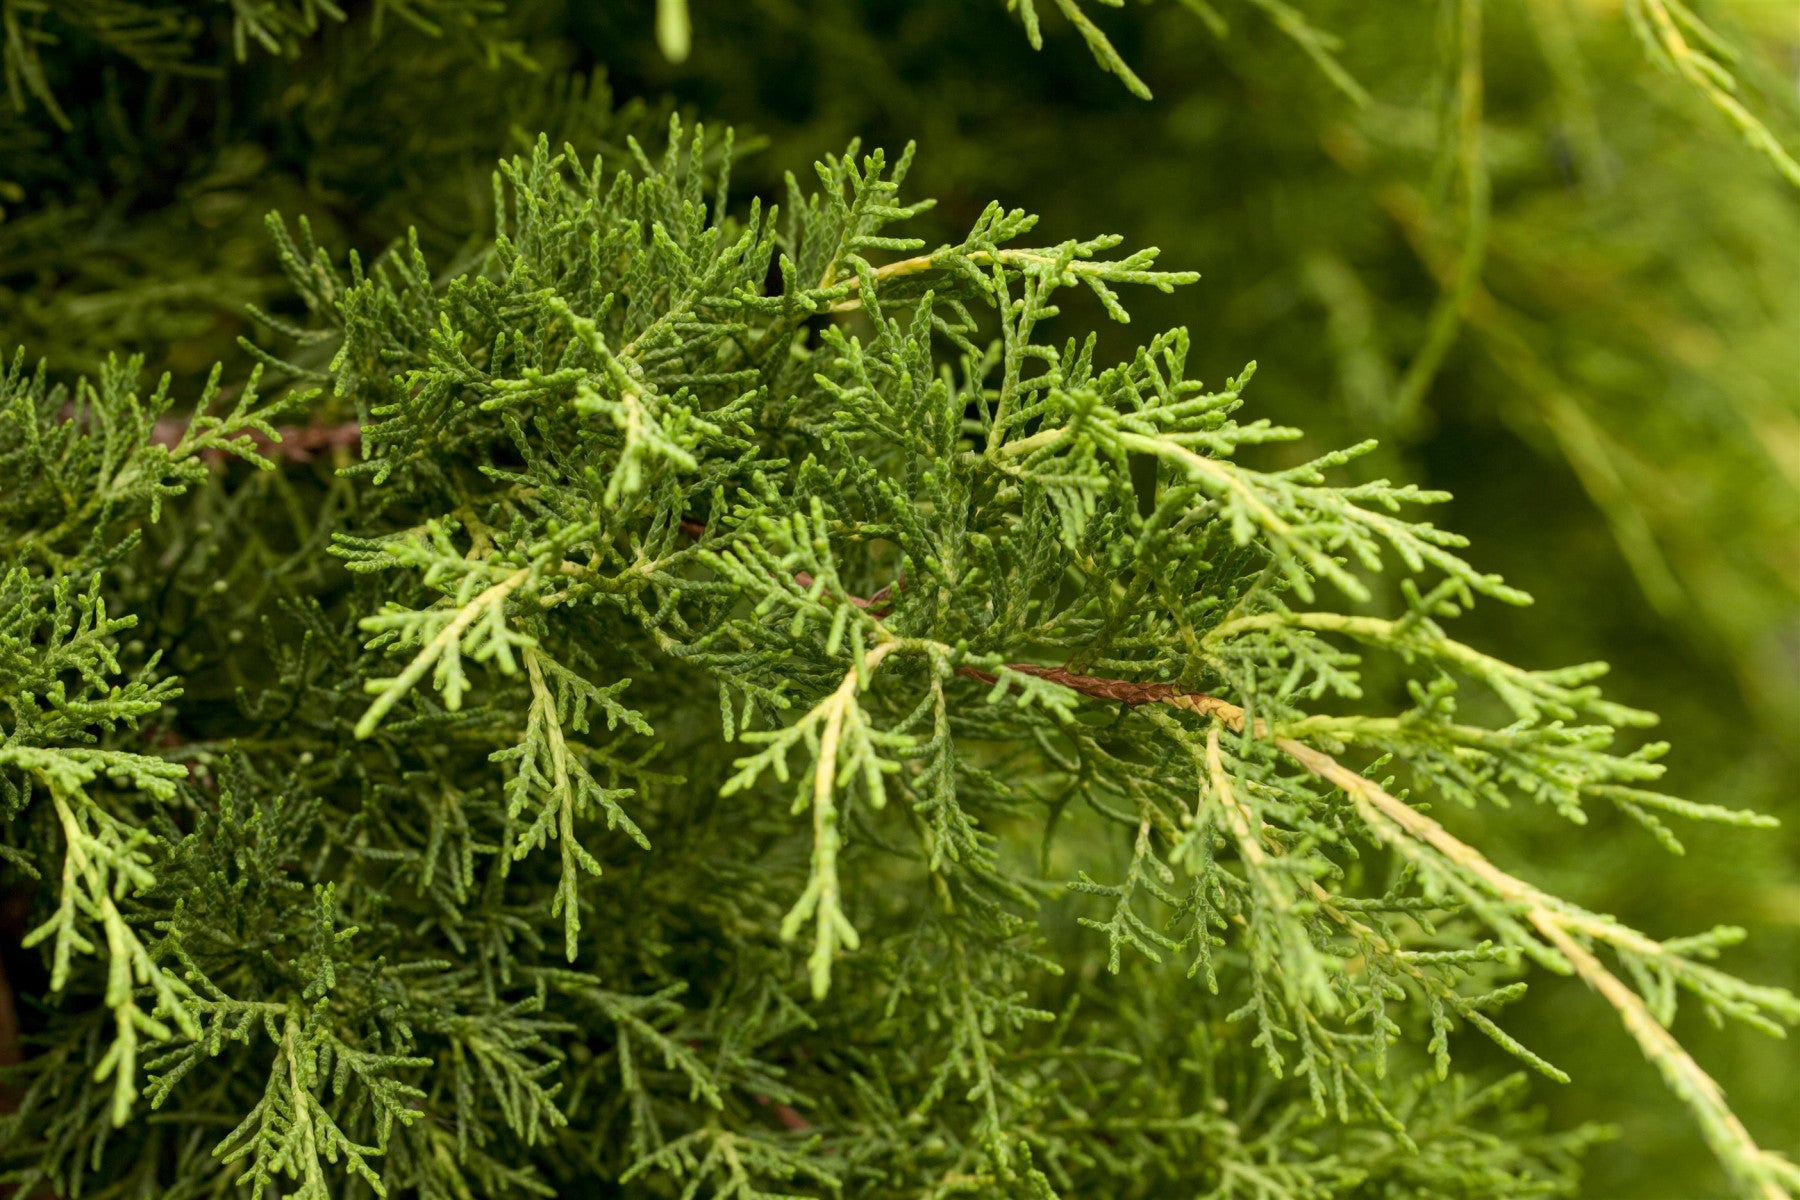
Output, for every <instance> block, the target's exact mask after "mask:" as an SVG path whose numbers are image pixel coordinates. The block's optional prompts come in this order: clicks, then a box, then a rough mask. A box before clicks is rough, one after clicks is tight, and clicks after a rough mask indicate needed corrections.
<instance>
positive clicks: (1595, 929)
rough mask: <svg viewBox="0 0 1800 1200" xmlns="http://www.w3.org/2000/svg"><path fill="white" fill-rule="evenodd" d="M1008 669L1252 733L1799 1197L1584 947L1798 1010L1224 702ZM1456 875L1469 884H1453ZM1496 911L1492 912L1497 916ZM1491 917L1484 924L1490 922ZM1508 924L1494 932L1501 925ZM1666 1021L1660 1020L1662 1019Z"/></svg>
mask: <svg viewBox="0 0 1800 1200" xmlns="http://www.w3.org/2000/svg"><path fill="white" fill-rule="evenodd" d="M1009 669H1010V670H1012V671H1015V672H1018V673H1020V674H1027V675H1035V676H1037V677H1039V678H1041V679H1046V680H1049V681H1051V682H1053V683H1056V684H1059V685H1061V686H1063V687H1067V688H1069V689H1070V690H1072V691H1075V692H1078V693H1079V694H1081V695H1084V696H1089V697H1091V698H1094V699H1102V700H1111V701H1117V702H1122V703H1124V704H1127V705H1140V704H1150V703H1159V704H1166V705H1168V706H1170V707H1172V708H1177V709H1180V710H1183V711H1186V712H1191V713H1195V714H1197V715H1200V716H1203V717H1208V718H1211V719H1214V720H1216V721H1218V722H1220V723H1221V724H1223V725H1224V726H1225V727H1226V728H1228V729H1230V730H1232V731H1233V732H1236V733H1239V734H1248V733H1250V732H1251V731H1254V735H1255V736H1256V737H1257V738H1258V739H1259V740H1267V741H1269V742H1270V744H1272V745H1273V746H1274V747H1275V748H1276V749H1278V750H1280V751H1281V752H1282V753H1283V754H1285V755H1286V756H1287V757H1288V758H1290V759H1292V760H1293V761H1294V762H1296V763H1297V764H1299V765H1300V766H1301V767H1303V768H1304V769H1305V770H1307V771H1308V772H1309V773H1311V774H1312V775H1314V776H1316V777H1317V778H1319V779H1321V780H1323V781H1325V782H1327V783H1330V784H1332V785H1333V786H1334V787H1337V788H1339V789H1341V790H1342V791H1343V792H1344V794H1345V795H1347V796H1349V797H1350V798H1351V800H1352V801H1353V802H1354V803H1355V804H1356V806H1357V809H1358V811H1359V813H1360V815H1361V816H1362V818H1363V821H1364V823H1365V825H1366V827H1367V828H1368V829H1369V830H1370V831H1371V832H1372V833H1374V834H1375V835H1377V837H1378V838H1379V839H1380V840H1381V841H1382V842H1384V843H1385V844H1387V845H1389V846H1390V847H1392V848H1393V849H1394V850H1396V851H1398V852H1399V853H1401V854H1402V855H1404V856H1405V857H1406V858H1407V859H1408V861H1410V862H1412V863H1414V864H1415V865H1417V866H1419V867H1420V868H1421V869H1422V870H1424V871H1426V872H1428V873H1429V875H1430V877H1433V878H1435V879H1437V880H1438V881H1439V882H1440V883H1442V884H1443V885H1444V886H1447V887H1449V888H1451V889H1452V890H1455V891H1458V892H1461V893H1462V894H1463V895H1464V897H1465V899H1467V900H1469V901H1470V902H1471V903H1476V904H1479V903H1480V900H1481V897H1480V895H1479V894H1478V891H1477V889H1479V892H1485V893H1486V894H1487V895H1488V896H1491V897H1493V898H1494V899H1495V900H1498V901H1499V902H1500V903H1501V904H1502V905H1504V906H1505V910H1504V911H1506V912H1507V913H1517V914H1519V915H1520V916H1522V917H1523V918H1524V920H1525V921H1526V922H1528V923H1529V924H1530V925H1531V927H1532V928H1533V929H1535V930H1536V931H1537V932H1538V934H1539V935H1540V936H1541V937H1542V938H1543V939H1544V941H1543V943H1542V944H1539V943H1533V942H1529V941H1527V942H1525V943H1524V944H1522V946H1521V948H1522V949H1524V950H1526V952H1527V953H1530V954H1532V955H1533V957H1535V958H1538V959H1539V960H1540V961H1542V962H1544V963H1545V964H1546V965H1547V966H1550V967H1553V968H1555V969H1557V970H1561V971H1573V972H1574V973H1575V974H1576V975H1577V976H1578V977H1580V978H1581V979H1582V980H1583V981H1584V982H1585V983H1587V984H1588V986H1589V987H1591V988H1593V989H1594V990H1595V991H1596V992H1599V993H1600V995H1601V997H1602V998H1603V999H1604V1000H1606V1001H1607V1003H1608V1004H1609V1005H1611V1006H1612V1007H1613V1008H1614V1010H1615V1011H1617V1012H1618V1014H1619V1016H1620V1019H1621V1021H1622V1022H1623V1023H1624V1025H1625V1028H1626V1031H1627V1032H1628V1033H1630V1034H1631V1035H1632V1038H1633V1040H1635V1041H1636V1042H1637V1043H1638V1046H1639V1048H1640V1049H1642V1051H1643V1052H1644V1055H1645V1057H1646V1058H1648V1059H1649V1060H1650V1062H1651V1063H1652V1064H1653V1065H1654V1066H1655V1067H1656V1068H1657V1070H1658V1072H1659V1073H1660V1074H1662V1076H1663V1078H1664V1079H1665V1080H1666V1081H1667V1082H1668V1083H1669V1086H1670V1088H1671V1090H1673V1091H1674V1092H1675V1094H1676V1095H1677V1096H1678V1097H1679V1098H1680V1099H1681V1100H1682V1101H1683V1103H1685V1104H1686V1105H1687V1107H1688V1109H1689V1111H1690V1112H1691V1113H1692V1114H1693V1115H1694V1117H1695V1120H1696V1122H1697V1124H1698V1125H1699V1126H1700V1130H1701V1132H1702V1134H1703V1135H1704V1136H1705V1137H1706V1140H1707V1143H1708V1145H1709V1146H1710V1147H1711V1148H1712V1150H1713V1152H1714V1153H1715V1154H1716V1155H1717V1156H1718V1158H1719V1161H1720V1162H1721V1163H1722V1164H1724V1166H1725V1167H1726V1169H1727V1170H1728V1171H1729V1172H1730V1173H1731V1174H1732V1176H1733V1178H1734V1179H1736V1180H1738V1181H1739V1182H1740V1183H1742V1184H1743V1185H1744V1186H1745V1187H1747V1188H1748V1189H1750V1192H1751V1194H1754V1195H1757V1196H1759V1197H1762V1198H1764V1200H1787V1197H1790V1196H1792V1195H1795V1194H1796V1193H1800V1168H1796V1167H1795V1166H1794V1165H1793V1164H1791V1163H1789V1162H1787V1161H1786V1160H1785V1159H1782V1158H1780V1157H1779V1156H1777V1155H1774V1154H1771V1153H1770V1152H1768V1151H1765V1150H1763V1149H1762V1148H1761V1147H1760V1146H1758V1145H1757V1144H1756V1141H1755V1139H1754V1138H1753V1137H1752V1136H1751V1135H1750V1133H1749V1131H1748V1130H1746V1129H1745V1128H1744V1126H1743V1124H1742V1122H1741V1121H1739V1120H1738V1118H1737V1116H1736V1115H1735V1114H1734V1113H1733V1112H1732V1111H1731V1109H1730V1107H1729V1105H1727V1103H1726V1102H1725V1099H1724V1093H1723V1092H1722V1091H1721V1090H1720V1089H1719V1087H1718V1085H1717V1083H1715V1082H1714V1081H1713V1080H1712V1078H1711V1077H1710V1076H1709V1075H1707V1074H1706V1072H1705V1071H1704V1070H1703V1069H1702V1068H1701V1067H1700V1066H1699V1064H1698V1063H1696V1062H1695V1061H1694V1059H1693V1057H1692V1056H1691V1055H1690V1054H1689V1053H1688V1052H1687V1050H1686V1049H1685V1048H1684V1047H1682V1046H1681V1044H1680V1043H1679V1042H1677V1041H1676V1040H1675V1038H1674V1037H1673V1035H1671V1034H1670V1033H1669V1031H1668V1029H1667V1028H1666V1027H1665V1024H1664V1022H1663V1021H1659V1020H1658V1019H1657V1017H1656V1016H1655V1015H1654V1014H1653V1013H1652V1010H1651V1008H1650V1006H1649V1005H1648V1004H1647V1003H1646V1001H1645V999H1644V997H1643V996H1642V995H1641V994H1640V993H1638V992H1636V991H1634V990H1632V989H1631V988H1630V987H1628V986H1627V985H1626V984H1625V983H1623V982H1622V981H1621V980H1620V979H1619V978H1618V976H1617V975H1615V974H1614V973H1613V972H1612V971H1610V970H1608V969H1607V968H1606V967H1605V966H1604V965H1603V964H1602V963H1601V962H1600V960H1599V959H1598V958H1596V957H1595V956H1594V954H1593V953H1592V951H1591V950H1590V949H1589V944H1590V943H1599V944H1603V945H1607V946H1610V947H1611V948H1612V949H1614V950H1615V951H1616V952H1618V953H1619V954H1620V956H1621V958H1622V959H1623V960H1624V961H1626V962H1627V964H1636V963H1642V964H1646V965H1651V964H1654V968H1655V969H1657V970H1660V971H1662V972H1665V973H1668V974H1670V975H1672V976H1674V977H1676V978H1679V979H1682V980H1683V982H1685V983H1687V985H1688V986H1691V987H1693V988H1695V990H1697V991H1699V992H1700V993H1701V994H1702V996H1704V997H1707V998H1708V1000H1709V1002H1711V1001H1714V1000H1715V999H1716V1000H1719V1001H1722V1002H1723V1006H1724V1007H1725V1008H1726V1010H1727V1011H1730V1010H1732V1009H1734V1008H1735V1009H1736V1010H1737V1011H1736V1015H1739V1016H1743V1017H1746V1018H1747V1019H1751V1020H1752V1021H1753V1022H1754V1023H1759V1024H1762V1025H1764V1026H1765V1027H1770V1022H1768V1020H1767V1019H1766V1018H1763V1017H1762V1016H1761V1013H1762V1012H1763V1011H1764V1010H1767V1011H1771V1012H1774V1013H1776V1014H1778V1015H1779V1016H1780V1017H1781V1018H1783V1019H1784V1020H1786V1021H1789V1022H1793V1021H1800V1001H1796V1000H1795V999H1794V998H1793V997H1792V996H1789V995H1787V994H1786V993H1784V992H1781V991H1779V990H1777V989H1773V988H1752V987H1750V986H1749V985H1747V984H1742V983H1738V982H1737V981H1735V980H1731V979H1730V978H1729V977H1727V976H1722V975H1720V974H1719V973H1717V972H1713V971H1711V970H1710V969H1708V968H1704V967H1699V966H1697V965H1695V964H1693V963H1691V962H1690V961H1687V960H1684V959H1683V958H1682V956H1681V954H1680V952H1679V950H1677V949H1675V947H1674V944H1673V943H1662V942H1657V941H1654V940H1652V939H1650V938H1648V937H1645V936H1644V935H1643V934H1641V933H1638V932H1637V931H1636V930H1634V929H1631V928H1629V927H1627V926H1624V925H1621V924H1619V923H1618V922H1616V921H1614V920H1612V919H1611V918H1608V917H1604V916H1599V915H1596V914H1593V913H1588V912H1585V911H1583V910H1581V909H1579V908H1576V907H1574V906H1572V905H1570V904H1568V903H1566V902H1565V901H1562V900H1559V899H1557V898H1555V897H1553V896H1550V895H1548V894H1547V893H1545V892H1542V891H1540V890H1539V889H1537V888H1536V887H1534V886H1532V885H1531V884H1529V883H1526V882H1524V881H1523V880H1520V879H1518V878H1516V877H1515V876H1512V875H1509V874H1508V873H1506V872H1504V871H1502V870H1501V869H1500V868H1498V867H1496V866H1494V865H1493V864H1492V863H1491V862H1489V861H1488V859H1487V858H1486V857H1485V856H1483V855H1482V854H1481V853H1480V851H1478V850H1476V849H1475V848H1474V847H1472V846H1469V845H1468V844H1467V843H1465V842H1462V841H1461V840H1459V839H1457V838H1456V837H1454V836H1453V835H1452V834H1451V833H1450V832H1449V831H1448V830H1446V829H1444V827H1443V826H1442V825H1440V824H1439V823H1438V822H1437V821H1435V820H1433V819H1432V818H1430V817H1428V816H1426V815H1425V814H1423V813H1421V812H1420V811H1419V810H1417V809H1416V808H1413V807H1412V806H1411V805H1409V804H1407V803H1406V802H1405V801H1403V800H1401V799H1400V798H1399V797H1397V796H1395V795H1393V794H1392V793H1391V792H1389V791H1388V790H1387V789H1385V788H1384V787H1382V786H1381V785H1379V784H1377V783H1375V782H1374V781H1372V780H1370V779H1368V778H1367V777H1365V776H1363V775H1361V774H1358V773H1357V772H1355V771H1352V770H1350V769H1349V768H1348V767H1345V766H1343V765H1342V764H1340V763H1339V762H1338V761H1337V760H1336V759H1334V758H1332V757H1331V756H1330V755H1328V754H1325V753H1323V752H1321V751H1319V750H1316V749H1314V748H1313V747H1311V746H1308V745H1306V744H1305V743H1303V742H1300V741H1297V740H1295V739H1294V738H1291V737H1283V736H1281V735H1279V734H1278V733H1275V732H1274V731H1272V730H1271V728H1270V726H1269V725H1268V723H1267V722H1264V721H1262V720H1260V719H1259V720H1257V721H1255V722H1254V723H1252V722H1251V720H1250V718H1249V716H1248V714H1247V713H1246V712H1245V710H1244V709H1243V708H1242V707H1240V706H1238V705H1235V704H1232V703H1231V702H1229V701H1226V700H1221V699H1219V698H1217V697H1215V696H1209V695H1206V694H1205V693H1201V692H1191V691H1185V690H1183V689H1181V688H1178V687H1176V686H1174V685H1171V684H1163V683H1138V682H1132V681H1128V680H1121V679H1104V678H1096V677H1092V676H1084V675H1077V674H1074V673H1071V672H1069V671H1066V670H1064V669H1062V668H1052V667H1038V666H1033V665H1031V664H1019V663H1015V664H1011V666H1010V667H1009ZM958 671H959V673H961V674H963V675H966V676H968V677H969V678H972V679H976V680H978V681H980V682H982V683H987V684H993V683H995V682H997V677H996V676H995V675H994V674H992V673H990V672H986V671H982V670H980V669H978V668H974V667H969V666H964V667H960V668H958ZM1459 877H1462V878H1466V879H1467V880H1469V881H1470V882H1469V883H1462V882H1459ZM1498 911H1500V910H1495V912H1496V914H1497V913H1498ZM1490 919H1491V918H1490ZM1510 924H1511V920H1510V917H1509V918H1507V919H1506V920H1505V923H1504V924H1503V925H1502V926H1501V928H1502V929H1503V930H1504V929H1505V926H1506V925H1510ZM1665 1019H1666V1017H1665Z"/></svg>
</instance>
